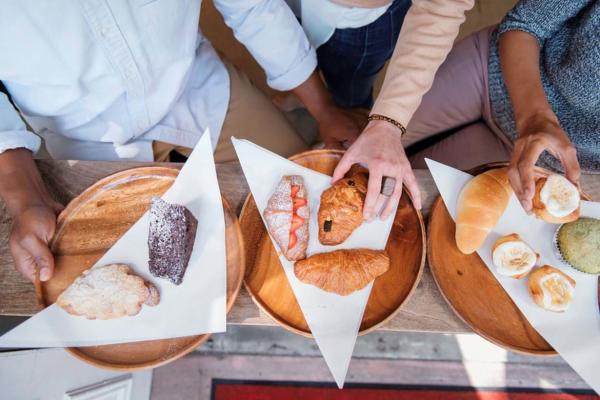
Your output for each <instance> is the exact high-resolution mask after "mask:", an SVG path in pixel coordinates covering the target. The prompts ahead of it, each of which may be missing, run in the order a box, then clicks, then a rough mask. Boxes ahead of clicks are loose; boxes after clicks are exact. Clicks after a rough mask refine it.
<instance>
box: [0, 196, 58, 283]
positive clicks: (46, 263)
mask: <svg viewBox="0 0 600 400" xmlns="http://www.w3.org/2000/svg"><path fill="white" fill-rule="evenodd" d="M61 209H62V206H61V205H60V204H58V203H56V202H52V203H51V204H49V205H46V204H35V205H31V206H26V207H24V208H23V209H22V210H21V211H19V212H18V213H16V214H15V215H14V216H13V227H12V231H11V234H10V239H9V246H10V251H11V253H12V256H13V259H14V262H15V267H16V269H17V270H18V271H19V272H20V273H21V274H22V275H23V276H24V277H25V278H27V279H29V280H31V281H34V280H35V269H36V267H37V268H39V270H40V280H41V281H47V280H49V279H50V278H51V277H52V275H53V273H54V257H53V255H52V252H51V251H50V249H49V243H50V240H51V239H52V236H54V230H55V229H56V216H57V214H58V213H59V212H60V210H61Z"/></svg>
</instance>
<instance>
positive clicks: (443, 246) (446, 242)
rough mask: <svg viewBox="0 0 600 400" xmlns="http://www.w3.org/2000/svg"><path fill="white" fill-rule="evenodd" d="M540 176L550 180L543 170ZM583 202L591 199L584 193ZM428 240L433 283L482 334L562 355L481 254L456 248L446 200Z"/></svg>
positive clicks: (524, 349) (514, 346)
mask: <svg viewBox="0 0 600 400" xmlns="http://www.w3.org/2000/svg"><path fill="white" fill-rule="evenodd" d="M506 165H507V164H506V163H494V164H486V165H483V166H480V167H477V168H475V169H473V170H472V171H469V173H471V174H472V175H477V174H480V173H482V172H484V171H487V170H488V169H491V168H498V167H503V166H506ZM536 173H537V174H538V175H546V176H547V175H548V174H549V172H548V171H546V170H543V169H541V168H537V169H536ZM582 197H583V198H586V199H587V198H589V196H587V195H586V194H585V193H582ZM428 229H429V231H428V235H427V258H428V262H429V268H430V269H431V272H432V274H433V278H434V280H435V282H436V283H437V285H438V287H439V289H440V291H441V293H442V295H443V297H444V298H445V299H446V301H447V302H448V304H449V305H450V307H451V308H452V310H453V311H454V312H455V313H456V315H458V317H460V318H461V319H462V320H463V321H464V322H465V323H466V324H467V325H469V326H470V327H471V329H473V330H474V331H475V332H476V333H477V334H479V335H480V336H483V337H484V338H486V339H487V340H489V341H490V342H492V343H495V344H497V345H499V346H502V347H504V348H507V349H510V350H513V351H516V352H518V353H525V354H532V355H556V354H557V353H556V351H555V350H554V349H553V348H552V346H550V344H548V343H547V342H546V341H545V340H544V338H543V337H542V336H540V334H539V333H538V332H537V331H536V330H535V329H534V328H533V327H532V326H531V324H530V323H529V321H528V320H527V318H525V316H524V315H523V314H522V313H521V311H520V310H519V308H518V307H517V306H516V305H515V303H514V302H513V301H512V299H511V298H510V296H509V295H508V293H506V291H505V290H504V289H503V288H502V285H500V282H498V280H496V278H495V277H494V274H492V272H491V271H490V270H489V268H488V267H487V266H486V265H485V263H484V262H483V261H482V260H481V258H480V257H479V255H477V253H473V254H468V255H467V254H463V253H461V252H460V251H459V250H458V248H457V247H456V240H455V238H454V233H455V230H456V224H455V223H454V220H453V219H452V217H451V216H450V214H449V213H448V209H447V208H446V205H445V204H444V201H443V200H442V198H441V196H438V197H437V199H436V200H435V202H434V204H433V206H432V208H431V211H430V214H429V226H428Z"/></svg>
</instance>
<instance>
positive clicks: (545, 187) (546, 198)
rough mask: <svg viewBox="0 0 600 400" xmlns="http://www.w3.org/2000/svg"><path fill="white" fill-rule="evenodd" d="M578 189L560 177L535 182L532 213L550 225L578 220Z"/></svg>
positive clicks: (555, 176)
mask: <svg viewBox="0 0 600 400" xmlns="http://www.w3.org/2000/svg"><path fill="white" fill-rule="evenodd" d="M580 203H581V197H580V195H579V189H577V186H575V185H574V184H573V183H571V181H569V180H568V179H567V178H565V177H564V176H562V175H558V174H553V175H550V176H549V177H547V178H540V179H538V180H537V181H536V182H535V195H534V196H533V201H532V208H533V213H534V214H535V215H536V216H537V217H538V218H540V219H543V220H544V221H546V222H548V223H551V224H565V223H567V222H573V221H575V220H577V218H579V209H580Z"/></svg>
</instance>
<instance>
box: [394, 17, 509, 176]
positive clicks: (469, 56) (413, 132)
mask: <svg viewBox="0 0 600 400" xmlns="http://www.w3.org/2000/svg"><path fill="white" fill-rule="evenodd" d="M493 29H494V27H490V28H486V29H483V30H481V31H479V32H477V33H475V34H473V35H471V36H469V37H467V38H465V39H464V40H462V41H461V42H460V43H458V44H457V45H456V46H455V47H454V49H453V50H452V51H451V52H450V53H449V54H448V57H447V59H446V61H445V62H444V63H443V64H442V65H441V66H440V68H439V69H438V71H437V73H436V75H435V79H434V81H433V85H432V87H431V89H430V90H429V91H428V92H427V93H426V94H425V95H424V96H423V100H422V102H421V105H420V106H419V108H418V109H417V111H416V112H415V113H414V115H413V117H412V119H411V121H410V123H409V124H408V127H407V133H406V134H405V135H404V136H403V138H402V141H403V143H404V146H405V147H408V146H410V145H412V144H415V143H416V142H418V141H420V140H423V139H425V138H429V137H432V136H435V135H437V134H439V133H442V132H445V131H447V130H450V129H455V128H460V127H463V128H460V130H459V131H458V132H456V133H454V134H452V135H451V136H449V137H447V138H445V139H443V140H442V141H440V142H438V143H436V144H434V145H433V146H431V147H429V148H427V149H425V150H422V151H420V152H418V153H417V154H415V155H413V156H411V157H410V161H411V164H412V166H413V168H425V167H426V166H425V162H424V160H423V158H424V157H428V158H431V159H434V160H436V161H440V162H443V163H445V164H448V165H451V166H454V167H456V168H459V169H469V168H473V167H475V166H477V165H480V164H483V163H488V162H493V161H506V160H508V159H509V158H510V151H511V147H512V144H511V141H510V140H509V139H508V138H507V137H506V136H505V135H504V134H503V133H502V131H500V129H499V128H498V127H497V126H496V124H495V122H494V120H493V117H492V114H491V109H490V100H489V93H488V55H489V38H490V34H491V32H492V31H493ZM482 119H483V122H482V121H481V120H482ZM465 126H466V127H465Z"/></svg>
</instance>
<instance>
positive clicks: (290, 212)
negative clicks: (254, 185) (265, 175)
mask: <svg viewBox="0 0 600 400" xmlns="http://www.w3.org/2000/svg"><path fill="white" fill-rule="evenodd" d="M263 217H264V219H265V222H266V224H267V229H268V230H269V233H270V234H271V237H272V238H273V240H275V243H277V246H278V247H279V249H280V250H281V252H282V253H283V255H284V256H285V257H286V258H287V259H288V260H290V261H295V260H300V259H302V258H305V257H306V248H307V247H308V221H309V219H310V212H309V209H308V198H307V194H306V189H305V187H304V179H303V178H302V177H301V176H298V175H289V176H284V177H283V178H281V181H280V182H279V184H278V185H277V188H276V189H275V192H273V195H271V198H270V199H269V201H268V203H267V207H266V208H265V210H264V212H263Z"/></svg>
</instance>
